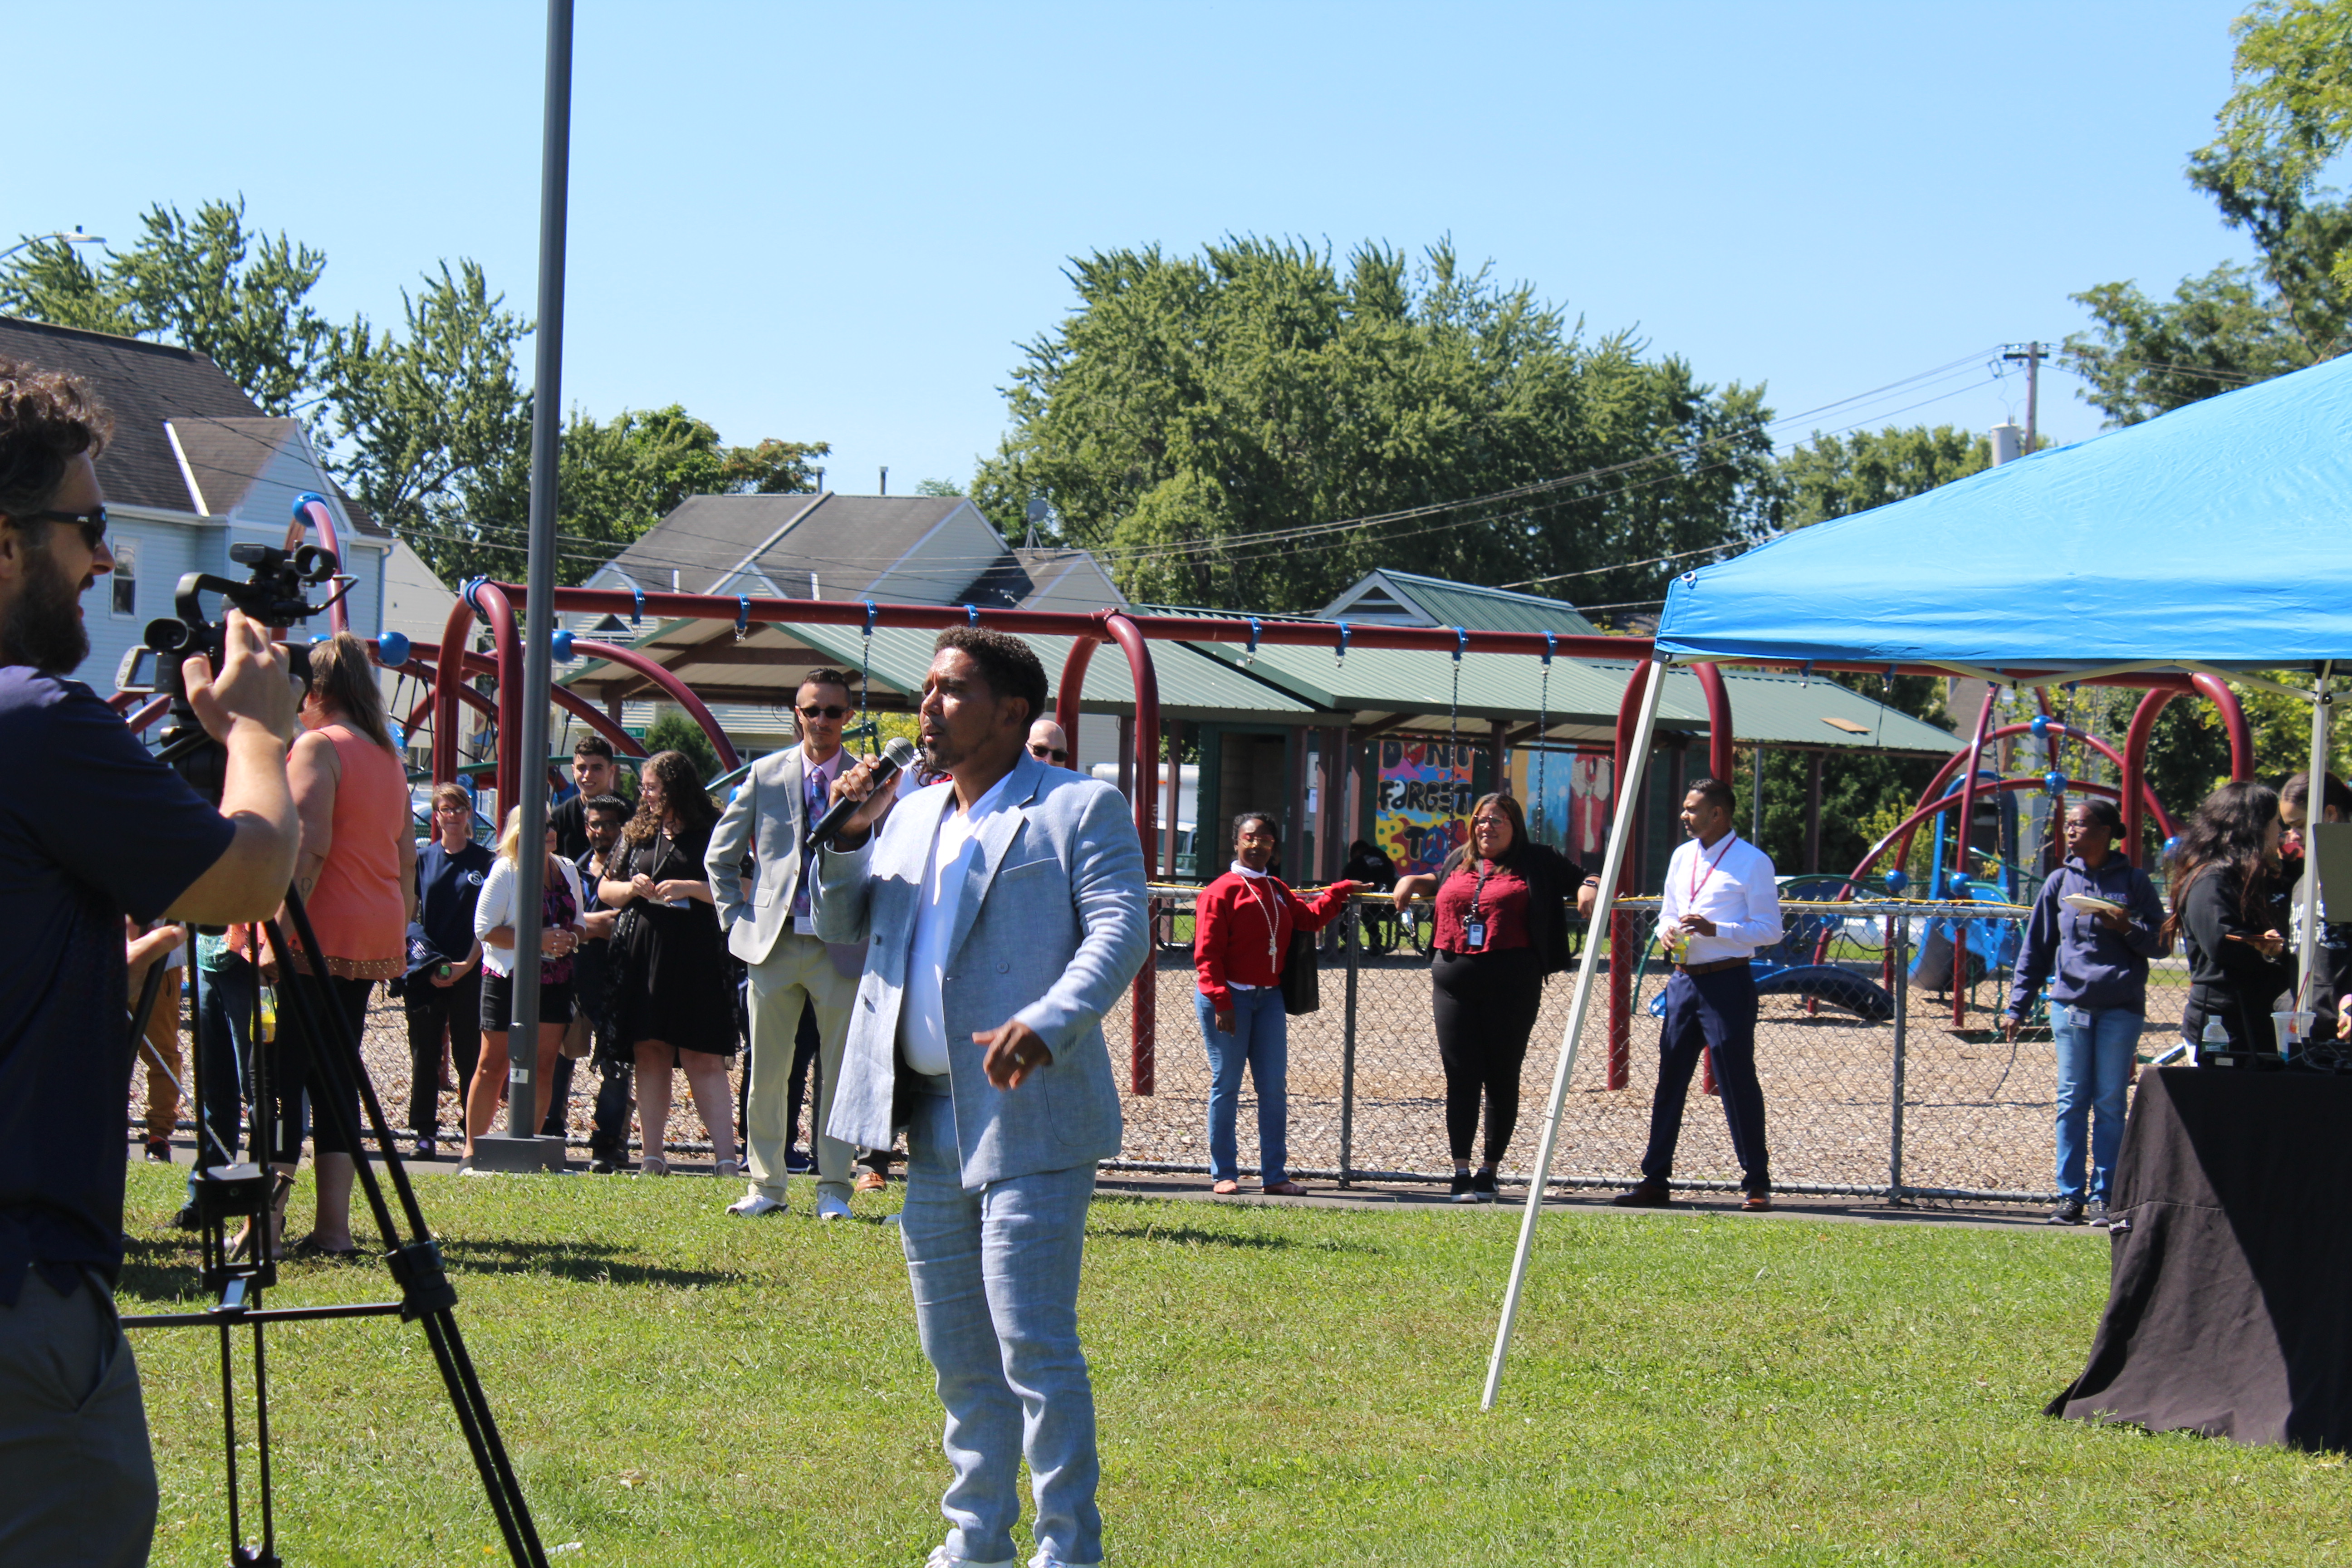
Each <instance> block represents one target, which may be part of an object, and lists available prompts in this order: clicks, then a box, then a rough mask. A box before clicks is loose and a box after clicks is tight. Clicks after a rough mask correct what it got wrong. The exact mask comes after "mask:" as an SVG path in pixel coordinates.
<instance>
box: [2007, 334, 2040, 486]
mask: <svg viewBox="0 0 2352 1568" xmlns="http://www.w3.org/2000/svg"><path fill="white" fill-rule="evenodd" d="M2000 357H2001V358H2003V359H2005V360H2010V361H2012V362H2014V361H2017V360H2022V361H2024V362H2025V455H2026V456H2027V457H2029V458H2030V457H2032V456H2033V430H2034V412H2035V409H2034V405H2035V403H2036V401H2037V400H2038V395H2039V394H2040V391H2041V384H2042V345H2041V344H2040V343H2028V344H2026V345H2025V346H2024V347H2023V348H2021V349H2010V350H2007V351H2005V352H2004V353H2002V354H2001V356H2000Z"/></svg>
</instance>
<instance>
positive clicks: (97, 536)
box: [16, 506, 106, 550]
mask: <svg viewBox="0 0 2352 1568" xmlns="http://www.w3.org/2000/svg"><path fill="white" fill-rule="evenodd" d="M16 521H18V522H70V523H72V524H73V525H74V526H75V527H76V528H79V529H80V530H81V542H82V543H83V545H85V546H86V547H87V548H89V549H91V550H96V549H97V548H98V547H99V546H100V545H101V544H103V543H105V542H106V509H105V508H104V507H102V506H94V507H92V508H90V509H89V510H88V511H28V512H26V513H25V514H24V515H23V516H21V517H19V518H17V519H16Z"/></svg>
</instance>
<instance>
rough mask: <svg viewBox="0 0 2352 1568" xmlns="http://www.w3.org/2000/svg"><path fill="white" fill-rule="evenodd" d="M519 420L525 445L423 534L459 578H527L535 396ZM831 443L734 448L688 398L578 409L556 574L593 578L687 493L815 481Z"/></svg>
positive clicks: (453, 494) (565, 452) (440, 564)
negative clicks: (616, 410)
mask: <svg viewBox="0 0 2352 1568" xmlns="http://www.w3.org/2000/svg"><path fill="white" fill-rule="evenodd" d="M520 419H521V422H522V431H521V435H520V438H519V441H518V442H517V444H515V445H512V446H510V447H508V448H507V449H506V450H505V451H504V452H502V453H500V454H499V455H498V461H497V462H496V463H495V465H494V466H492V467H490V468H487V469H483V470H479V471H477V472H472V473H468V474H467V475H465V476H463V478H462V479H461V481H460V482H458V483H456V484H453V485H452V486H450V487H449V489H448V499H449V505H448V506H447V508H446V515H444V516H442V517H441V518H440V519H438V520H437V521H436V525H435V526H433V527H430V528H426V529H420V530H419V531H417V534H416V537H415V538H414V539H413V541H412V542H413V543H414V545H415V549H416V550H417V552H418V553H420V554H423V555H425V558H426V559H427V560H428V561H431V562H433V563H434V565H435V568H436V571H439V572H441V573H442V575H443V576H444V577H445V579H446V580H448V581H452V582H454V581H457V580H459V579H461V578H464V577H470V576H492V577H500V578H504V579H506V580H509V581H520V578H521V577H522V575H523V573H524V569H525V565H526V563H527V560H528V553H527V549H526V546H527V543H528V540H529V525H530V399H529V398H528V397H525V398H524V399H523V400H522V403H521V405H520ZM826 450H827V447H826V446H825V444H824V443H823V442H821V441H820V442H793V441H778V440H767V441H762V442H761V443H759V444H758V445H757V446H755V447H730V446H728V445H726V444H725V443H724V442H722V441H721V440H720V439H719V432H718V431H717V430H716V429H714V428H712V427H711V426H709V425H708V424H706V423H705V422H703V421H702V420H700V419H697V418H696V417H694V416H692V415H691V414H688V412H687V411H686V410H685V409H684V408H683V407H681V406H680V405H677V404H671V405H668V406H667V407H666V408H656V409H650V410H635V409H629V410H624V411H623V412H621V413H620V414H617V415H615V416H613V417H612V418H611V419H608V420H603V421H599V420H596V419H593V418H591V417H589V416H587V415H585V414H583V413H581V412H579V411H578V410H576V409H575V410H574V411H573V412H572V415H571V416H570V417H569V418H567V419H566V420H565V422H564V426H563V433H562V437H561V441H560V445H559V447H558V448H557V452H558V456H557V470H556V471H557V484H556V514H555V528H556V544H557V552H558V553H557V558H556V581H557V582H559V583H562V584H576V583H582V582H585V581H586V580H587V579H588V578H589V577H590V576H591V575H593V574H594V573H595V571H596V569H597V567H599V566H601V565H602V564H604V563H605V562H607V561H609V560H611V559H612V558H613V557H614V556H615V555H618V554H619V553H620V552H622V551H624V550H625V549H627V548H628V547H629V545H630V544H631V543H633V542H635V541H636V540H637V539H639V538H640V537H642V536H643V535H644V534H645V533H646V531H648V530H650V529H651V528H652V527H653V526H654V525H655V524H656V523H657V522H659V521H661V520H662V519H663V518H665V517H667V516H668V515H669V514H670V513H671V512H672V511H674V510H677V507H678V505H679V503H680V502H682V501H684V500H686V499H687V498H688V496H697V495H733V494H753V493H769V494H772V493H780V492H783V491H791V490H805V489H808V488H810V485H811V484H812V483H813V481H814V469H813V468H812V467H811V466H810V459H811V458H821V457H823V456H824V455H825V452H826ZM428 545H429V546H430V550H429V551H428V548H427V547H428Z"/></svg>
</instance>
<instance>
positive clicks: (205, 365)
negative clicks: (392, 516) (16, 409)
mask: <svg viewBox="0 0 2352 1568" xmlns="http://www.w3.org/2000/svg"><path fill="white" fill-rule="evenodd" d="M0 356H5V357H6V358H9V359H13V360H18V361H21V362H23V363H26V364H31V365H36V366H38V367H40V368H41V369H44V370H61V371H67V372H69V373H71V374H74V375H78V376H79V377H81V379H82V380H83V381H85V382H87V383H89V387H90V390H91V391H92V392H95V393H96V394H97V395H98V397H99V400H100V402H102V403H104V404H105V405H106V406H107V408H108V410H109V411H110V412H111V413H112V414H113V416H114V436H113V438H112V439H111V440H110V441H109V442H108V443H107V445H106V450H105V452H104V453H102V454H101V455H100V458H99V459H98V480H99V484H100V486H101V487H102V488H103V489H104V490H105V492H106V499H107V500H110V501H115V502H119V503H121V504H123V505H128V506H151V507H156V508H160V509H162V510H167V511H197V512H202V511H212V512H225V511H227V510H229V508H230V507H232V506H234V505H235V504H236V500H237V499H238V498H239V497H242V496H243V494H244V493H245V486H247V485H249V484H250V482H251V478H252V476H251V474H250V473H248V474H247V475H246V478H245V479H244V481H243V483H242V484H240V483H238V482H237V481H236V479H233V478H232V477H231V476H232V475H234V474H235V473H236V471H237V469H238V468H239V465H240V464H244V465H245V466H246V467H247V468H250V467H251V466H252V462H256V461H260V460H263V458H262V457H256V456H255V453H256V451H257V431H258V430H259V428H260V427H263V426H268V427H269V428H272V429H284V430H288V431H290V430H291V429H292V427H293V423H294V422H293V421H292V420H289V419H271V418H269V417H268V416H265V415H264V414H263V413H262V412H261V410H260V409H259V408H258V407H257V406H256V405H255V404H254V401H253V399H251V398H250V397H247V395H245V394H244V393H243V392H242V391H240V390H239V389H238V387H237V384H236V383H235V382H233V381H231V380H230V379H229V378H228V377H227V376H226V374H223V373H222V371H221V368H220V367H219V366H218V365H216V364H215V363H213V362H212V361H211V360H209V359H207V358H205V356H204V355H203V354H200V353H194V352H193V351H192V350H188V349H183V348H174V347H173V346H172V345H171V344H169V343H151V342H146V341H145V340H144V339H141V338H121V337H116V336H114V335H112V334H110V333H108V332H85V331H80V330H79V329H77V328H73V327H58V326H52V325H50V324H49V323H48V322H47V321H25V320H22V319H21V318H17V317H11V316H0ZM173 420H178V421H181V422H182V426H181V430H182V440H183V443H184V442H185V441H186V439H187V435H188V431H189V429H190V427H191V426H195V425H197V424H199V423H202V422H209V423H211V424H212V425H214V426H217V430H216V432H215V434H216V435H217V436H218V439H217V440H216V441H214V442H213V443H212V444H210V445H209V446H207V447H206V451H207V458H206V462H207V465H208V467H212V468H216V469H217V471H218V475H219V477H220V478H221V479H222V480H223V483H224V486H225V487H226V488H234V489H235V490H236V494H235V495H233V496H231V497H230V498H229V500H226V501H225V502H224V501H221V500H218V499H216V498H215V497H214V496H212V495H211V494H210V493H209V489H210V487H209V485H207V486H206V489H207V493H206V494H205V496H204V497H203V498H202V500H199V498H198V497H195V496H193V495H191V494H189V493H188V483H187V479H185V478H184V476H183V475H182V473H181V471H180V461H179V458H176V457H175V456H173V452H172V442H171V437H170V436H169V434H168V433H167V432H166V431H165V429H164V426H165V425H166V424H168V423H170V422H171V421H173ZM203 439H205V437H199V440H203ZM264 456H266V455H264ZM193 459H194V454H191V460H192V462H193ZM248 459H251V461H248ZM199 482H200V483H202V482H204V481H203V480H202V479H201V478H200V480H199ZM320 482H321V483H322V484H324V483H329V482H331V481H329V480H328V479H326V476H324V475H321V476H320ZM204 501H210V502H212V503H213V504H211V505H210V506H206V505H205V504H203V502H204ZM345 510H348V511H349V512H350V514H351V517H352V522H353V524H354V525H355V526H356V527H358V529H359V530H360V531H362V532H363V533H370V534H373V535H375V536H376V537H378V538H383V537H385V536H386V530H385V529H384V528H383V525H382V524H381V523H379V522H377V521H375V519H373V517H371V516H369V515H368V514H367V513H366V512H365V511H363V510H362V509H361V508H359V507H358V506H355V505H352V504H351V503H350V502H349V501H346V502H345Z"/></svg>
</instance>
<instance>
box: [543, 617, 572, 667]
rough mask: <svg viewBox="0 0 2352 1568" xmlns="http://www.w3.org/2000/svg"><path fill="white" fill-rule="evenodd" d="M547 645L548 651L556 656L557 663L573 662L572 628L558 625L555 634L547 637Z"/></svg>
mask: <svg viewBox="0 0 2352 1568" xmlns="http://www.w3.org/2000/svg"><path fill="white" fill-rule="evenodd" d="M547 647H548V651H549V652H551V653H552V654H553V655H554V656H555V662H556V663H558V664H570V663H571V662H572V628H571V627H570V626H558V627H556V628H555V633H554V635H553V636H552V637H549V638H548V639H547Z"/></svg>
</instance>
